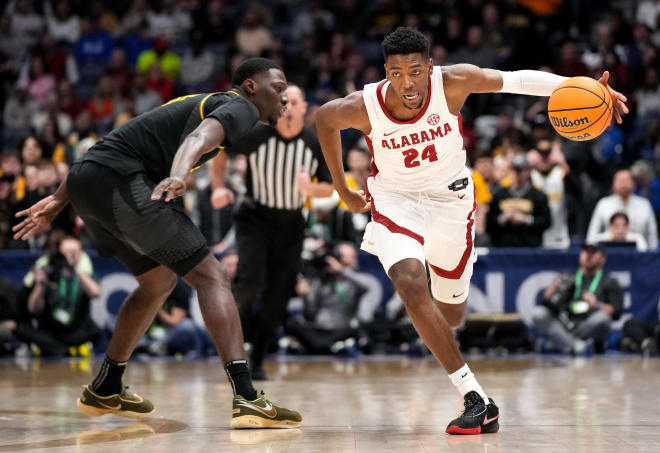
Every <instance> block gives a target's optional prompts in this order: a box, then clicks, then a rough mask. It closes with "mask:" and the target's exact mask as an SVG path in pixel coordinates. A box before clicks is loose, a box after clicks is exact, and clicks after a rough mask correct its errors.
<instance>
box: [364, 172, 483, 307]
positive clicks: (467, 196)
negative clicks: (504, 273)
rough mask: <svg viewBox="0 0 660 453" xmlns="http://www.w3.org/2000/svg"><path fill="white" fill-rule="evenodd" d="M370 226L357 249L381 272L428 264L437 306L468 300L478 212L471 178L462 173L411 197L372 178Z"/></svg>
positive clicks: (369, 185) (370, 184)
mask: <svg viewBox="0 0 660 453" xmlns="http://www.w3.org/2000/svg"><path fill="white" fill-rule="evenodd" d="M367 187H368V188H369V193H370V195H371V214H372V221H371V222H369V224H368V225H367V228H366V229H365V232H364V238H363V241H362V245H361V248H362V249H363V250H365V251H367V252H369V253H372V254H374V255H377V256H378V259H379V260H380V262H381V264H382V265H383V267H384V268H385V272H389V269H390V267H392V265H394V264H396V263H398V262H399V261H401V260H403V259H406V258H415V259H418V260H419V261H421V262H422V264H424V263H426V262H428V264H429V268H430V275H431V294H432V295H433V297H434V298H435V299H437V300H438V301H440V302H445V303H450V304H458V303H462V302H464V301H465V300H466V299H467V296H468V292H469V288H470V278H471V277H472V268H473V265H474V262H475V261H476V260H477V254H476V251H475V249H474V246H473V244H474V214H475V211H476V209H477V204H476V199H475V194H474V183H473V182H472V175H471V173H470V171H469V170H468V169H467V168H466V169H465V171H464V172H463V173H461V174H460V175H459V176H458V177H457V178H455V179H454V180H452V181H450V183H449V184H447V185H446V186H445V187H440V188H438V189H436V190H434V191H433V192H432V193H431V192H428V193H427V192H417V193H414V194H410V193H403V192H397V191H396V187H390V186H387V187H386V186H385V185H384V184H382V183H380V182H379V181H378V178H377V177H376V178H374V177H370V178H369V180H368V181H367Z"/></svg>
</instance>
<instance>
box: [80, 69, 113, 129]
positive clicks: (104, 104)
mask: <svg viewBox="0 0 660 453" xmlns="http://www.w3.org/2000/svg"><path fill="white" fill-rule="evenodd" d="M87 110H88V111H89V113H91V114H92V119H93V120H94V121H95V122H96V123H97V126H96V129H97V130H99V129H101V130H102V131H105V132H108V131H109V130H110V129H111V127H110V125H111V124H112V119H113V117H114V115H115V114H116V113H117V96H116V94H115V87H114V86H113V84H112V78H111V77H110V76H109V75H105V76H103V77H101V79H100V80H99V83H98V85H97V87H96V91H95V92H94V96H93V97H92V98H91V99H90V100H89V103H88V104H87Z"/></svg>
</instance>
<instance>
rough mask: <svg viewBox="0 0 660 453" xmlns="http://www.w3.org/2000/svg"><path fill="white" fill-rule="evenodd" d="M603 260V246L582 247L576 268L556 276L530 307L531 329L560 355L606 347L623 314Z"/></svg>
mask: <svg viewBox="0 0 660 453" xmlns="http://www.w3.org/2000/svg"><path fill="white" fill-rule="evenodd" d="M606 261H607V256H606V255H605V249H604V248H603V246H601V245H599V244H590V243H587V244H585V245H583V246H582V250H581V251H580V267H579V269H578V270H577V271H576V272H575V274H567V275H564V276H562V277H557V279H556V280H555V282H554V283H553V284H552V285H551V286H550V287H549V288H547V289H546V290H545V292H544V293H543V303H542V305H538V306H536V307H534V312H533V320H534V326H535V327H536V328H537V329H538V331H539V333H540V334H541V336H542V337H546V338H548V339H549V340H550V341H552V343H553V344H554V345H555V346H557V347H559V348H560V349H561V350H562V352H571V353H574V354H576V355H583V354H588V353H589V352H590V350H591V347H592V344H593V345H594V346H595V347H596V349H597V350H601V349H604V348H605V347H606V346H607V340H608V336H609V333H610V324H611V323H612V320H615V319H618V318H619V316H621V312H622V311H623V291H622V290H621V286H620V285H619V282H618V281H617V280H616V279H615V278H613V277H611V276H610V275H608V274H607V273H605V272H603V266H604V265H605V262H606Z"/></svg>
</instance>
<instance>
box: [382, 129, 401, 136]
mask: <svg viewBox="0 0 660 453" xmlns="http://www.w3.org/2000/svg"><path fill="white" fill-rule="evenodd" d="M400 130H401V129H397V130H395V131H392V132H388V133H387V134H383V135H384V136H385V137H387V136H388V135H392V134H396V133H397V132H399V131H400Z"/></svg>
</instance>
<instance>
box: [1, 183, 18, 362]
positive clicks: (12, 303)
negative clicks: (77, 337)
mask: <svg viewBox="0 0 660 453" xmlns="http://www.w3.org/2000/svg"><path fill="white" fill-rule="evenodd" d="M0 184H2V183H1V182H0ZM1 190H2V189H1V188H0V191H1ZM1 220H2V218H1V217H0V221H1ZM0 248H2V247H0ZM17 319H18V303H17V295H16V288H15V287H14V285H13V284H12V282H11V281H9V280H8V279H6V278H4V277H2V276H0V357H2V356H5V355H9V354H11V353H13V351H14V349H15V348H16V346H17V344H16V340H15V338H14V331H15V330H16V320H17Z"/></svg>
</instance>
